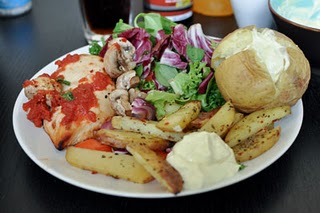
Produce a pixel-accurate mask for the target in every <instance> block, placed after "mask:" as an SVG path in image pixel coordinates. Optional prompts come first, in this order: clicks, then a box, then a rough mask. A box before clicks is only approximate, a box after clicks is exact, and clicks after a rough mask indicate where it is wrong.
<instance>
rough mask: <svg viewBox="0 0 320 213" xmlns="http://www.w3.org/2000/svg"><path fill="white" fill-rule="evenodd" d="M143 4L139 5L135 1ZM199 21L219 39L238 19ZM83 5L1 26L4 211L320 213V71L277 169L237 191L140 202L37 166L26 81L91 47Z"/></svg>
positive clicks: (37, 11) (0, 201)
mask: <svg viewBox="0 0 320 213" xmlns="http://www.w3.org/2000/svg"><path fill="white" fill-rule="evenodd" d="M135 2H136V3H138V2H139V1H135ZM193 22H199V23H201V24H202V25H203V28H204V32H205V33H206V34H210V35H215V36H219V37H223V36H225V35H226V34H227V33H229V32H231V31H232V30H234V29H236V24H235V20H234V17H233V16H230V17H225V18H214V17H205V16H201V15H198V14H195V15H194V17H193ZM81 23H82V22H81V17H80V12H79V8H78V1H76V0H70V1H63V0H55V1H50V0H41V1H40V0H34V1H33V9H32V11H31V12H30V13H28V14H26V15H24V16H21V17H17V18H14V19H6V20H4V19H0V97H1V104H0V107H1V111H0V112H1V113H0V121H1V122H0V131H1V134H0V137H1V142H0V212H30V213H31V212H32V213H37V212H47V213H48V212H122V211H123V212H128V211H133V212H194V211H197V212H320V154H319V153H320V124H319V123H320V113H319V109H320V75H319V74H320V70H319V69H316V68H312V78H311V82H310V85H309V88H308V90H307V92H306V93H305V95H304V97H303V105H304V118H303V124H302V128H301V131H300V133H299V135H298V137H297V138H296V141H295V142H294V143H293V145H292V146H291V147H290V149H289V150H288V151H287V152H286V153H285V154H284V155H283V156H282V157H281V158H280V159H279V160H277V161H276V162H275V163H273V164H272V165H271V166H269V167H268V168H266V169H265V170H263V171H261V172H260V173H258V174H256V175H254V176H253V177H250V178H248V179H246V180H244V181H241V182H239V183H237V184H234V185H231V186H228V187H225V188H222V189H219V190H215V191H211V192H207V193H203V194H199V195H194V196H186V197H180V198H173V199H134V198H124V197H115V196H110V195H104V194H99V193H95V192H91V191H87V190H84V189H81V188H77V187H75V186H73V185H70V184H68V183H65V182H64V181H62V180H60V179H57V178H56V177H53V176H51V175H50V174H48V173H47V172H45V171H44V170H42V169H41V168H40V167H38V166H37V165H36V164H35V163H34V162H33V161H32V160H31V159H30V158H29V157H28V156H27V155H26V154H25V153H24V151H23V150H22V149H21V147H20V145H19V143H18V141H17V139H16V137H15V134H14V131H13V127H12V112H13V106H14V103H15V100H16V98H17V96H18V93H19V92H20V90H21V85H22V83H23V81H24V80H25V79H29V78H30V77H32V76H33V75H34V74H35V73H36V72H38V71H39V70H40V69H41V68H42V67H44V66H45V65H46V64H48V63H50V62H51V61H53V60H55V59H56V58H57V57H59V56H61V55H64V54H65V53H67V52H69V51H71V50H74V49H76V48H78V47H81V46H84V45H86V41H85V39H84V36H83V31H82V26H81Z"/></svg>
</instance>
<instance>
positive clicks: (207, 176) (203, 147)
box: [167, 132, 240, 189]
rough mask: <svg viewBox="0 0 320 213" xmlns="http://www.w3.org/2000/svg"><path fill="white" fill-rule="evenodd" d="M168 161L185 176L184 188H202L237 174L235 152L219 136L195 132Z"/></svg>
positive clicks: (178, 147) (177, 147)
mask: <svg viewBox="0 0 320 213" xmlns="http://www.w3.org/2000/svg"><path fill="white" fill-rule="evenodd" d="M167 161H168V162H169V163H170V164H171V165H172V166H173V167H174V168H175V169H176V170H177V171H178V172H179V173H180V174H181V176H182V178H183V181H184V186H183V187H184V189H200V188H204V187H206V186H210V185H212V184H214V183H216V182H219V181H221V180H223V179H225V178H227V177H231V176H233V175H235V174H236V173H237V172H238V171H239V166H240V165H239V164H238V163H237V162H236V160H235V156H234V153H233V151H232V149H231V148H230V147H229V146H228V145H227V144H226V143H225V142H224V141H223V140H222V139H221V138H220V137H219V136H218V135H217V134H215V133H209V132H193V133H190V134H188V135H186V136H184V137H183V139H182V140H181V141H179V142H177V143H176V144H175V145H174V147H173V149H172V151H171V152H170V153H169V154H168V156H167Z"/></svg>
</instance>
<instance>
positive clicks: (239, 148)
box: [232, 126, 281, 162]
mask: <svg viewBox="0 0 320 213" xmlns="http://www.w3.org/2000/svg"><path fill="white" fill-rule="evenodd" d="M280 132H281V128H280V127H279V126H278V127H276V128H274V129H271V130H267V131H265V132H263V133H259V134H256V135H254V136H252V137H250V138H248V139H247V140H245V141H242V142H240V143H239V144H238V145H236V146H234V147H232V149H233V152H234V155H235V157H236V160H237V161H238V162H244V161H248V160H251V159H254V158H256V157H258V156H259V155H261V154H263V153H264V152H266V151H268V150H269V149H270V148H271V147H273V145H274V144H275V143H276V142H277V141H278V140H279V138H280Z"/></svg>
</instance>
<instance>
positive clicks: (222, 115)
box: [199, 101, 235, 137]
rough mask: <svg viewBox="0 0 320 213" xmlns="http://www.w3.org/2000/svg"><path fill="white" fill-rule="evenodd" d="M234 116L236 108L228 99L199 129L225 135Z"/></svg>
mask: <svg viewBox="0 0 320 213" xmlns="http://www.w3.org/2000/svg"><path fill="white" fill-rule="evenodd" d="M234 117H235V109H234V107H233V104H232V103H231V102H230V101H228V102H226V103H225V104H224V105H223V106H222V107H221V108H220V109H219V111H218V112H217V113H216V114H215V115H214V116H212V117H211V118H210V119H209V121H208V122H206V123H205V124H204V125H203V126H202V127H201V128H200V129H199V131H206V132H215V133H216V134H218V135H219V136H221V137H223V136H224V135H225V134H226V133H227V131H228V130H229V128H230V127H231V125H232V123H233V121H234Z"/></svg>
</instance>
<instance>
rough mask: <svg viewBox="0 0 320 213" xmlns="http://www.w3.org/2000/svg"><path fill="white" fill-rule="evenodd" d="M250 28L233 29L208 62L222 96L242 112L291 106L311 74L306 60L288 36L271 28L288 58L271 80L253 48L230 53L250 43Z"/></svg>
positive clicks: (304, 88)
mask: <svg viewBox="0 0 320 213" xmlns="http://www.w3.org/2000/svg"><path fill="white" fill-rule="evenodd" d="M253 29H256V28H255V27H253V26H249V27H246V28H241V29H238V30H235V31H234V32H232V33H230V34H229V35H228V36H226V37H225V38H224V39H223V40H222V41H221V43H220V44H219V45H218V47H217V48H216V49H215V51H214V53H213V57H212V64H211V65H212V67H213V68H214V69H215V78H216V82H217V85H218V88H219V90H220V91H221V94H222V96H223V97H224V99H225V100H226V101H228V100H231V101H232V103H233V104H234V106H235V108H236V109H238V110H239V111H241V112H245V113H250V112H254V111H257V110H261V109H268V108H272V107H277V106H283V105H290V106H292V105H294V104H295V103H296V102H297V101H298V100H299V99H300V98H301V97H302V95H303V94H304V92H305V91H306V89H307V87H308V83H309V80H310V75H311V72H310V65H309V62H308V60H307V59H306V57H305V56H304V54H303V52H302V51H301V50H300V48H299V47H298V46H297V45H295V44H294V42H293V41H292V40H291V39H289V38H288V37H286V36H285V35H283V34H281V33H279V32H277V31H274V33H275V36H276V41H277V42H278V43H280V44H281V45H283V46H285V47H286V50H287V52H288V55H289V59H290V65H289V67H288V68H287V70H283V71H282V72H281V74H280V76H279V78H278V80H277V81H276V82H274V81H273V80H272V78H271V75H270V74H269V72H268V70H267V67H266V65H265V64H263V63H261V62H260V59H259V58H258V57H257V55H256V53H255V51H254V50H252V49H246V50H242V51H240V52H238V53H236V54H233V51H232V49H235V48H238V47H240V48H243V47H244V46H246V45H248V44H250V43H251V42H252V39H251V38H248V37H250V34H251V32H250V31H252V30H253ZM257 30H258V31H262V30H263V29H257Z"/></svg>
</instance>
